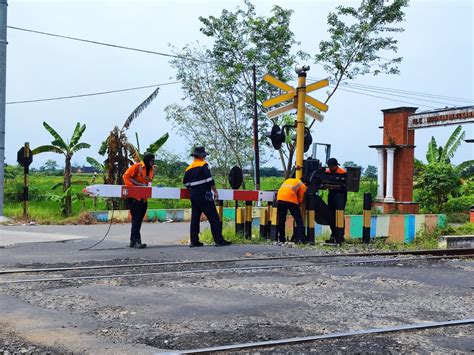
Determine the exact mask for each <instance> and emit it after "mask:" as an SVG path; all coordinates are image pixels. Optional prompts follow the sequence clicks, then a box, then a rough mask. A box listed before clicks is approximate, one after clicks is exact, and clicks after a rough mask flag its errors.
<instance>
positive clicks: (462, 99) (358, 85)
mask: <svg viewBox="0 0 474 355" xmlns="http://www.w3.org/2000/svg"><path fill="white" fill-rule="evenodd" d="M308 79H311V80H316V81H319V80H323V79H326V78H316V77H310V76H308ZM342 83H343V85H347V86H352V87H354V88H356V87H360V88H361V89H366V88H367V89H374V90H375V89H376V90H380V91H388V92H398V93H401V94H406V95H411V96H422V97H431V98H434V99H447V100H451V101H460V102H467V103H474V100H473V99H464V98H457V97H452V96H444V95H437V94H430V93H425V92H419V91H410V90H403V89H393V88H387V87H383V86H375V85H367V84H356V83H351V82H347V81H342Z"/></svg>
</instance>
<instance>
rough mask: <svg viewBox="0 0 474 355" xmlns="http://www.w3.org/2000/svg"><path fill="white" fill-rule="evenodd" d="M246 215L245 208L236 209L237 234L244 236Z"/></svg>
mask: <svg viewBox="0 0 474 355" xmlns="http://www.w3.org/2000/svg"><path fill="white" fill-rule="evenodd" d="M244 214H245V209H244V208H243V207H237V208H236V209H235V233H236V234H240V235H244Z"/></svg>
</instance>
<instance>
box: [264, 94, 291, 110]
mask: <svg viewBox="0 0 474 355" xmlns="http://www.w3.org/2000/svg"><path fill="white" fill-rule="evenodd" d="M294 96H295V92H294V91H290V92H289V93H287V94H283V95H280V96H275V97H274V98H272V99H269V100H267V101H263V107H271V106H275V105H277V104H279V103H281V102H284V101H288V100H291V99H292V98H293V97H294Z"/></svg>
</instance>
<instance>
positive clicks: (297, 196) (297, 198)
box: [277, 177, 307, 243]
mask: <svg viewBox="0 0 474 355" xmlns="http://www.w3.org/2000/svg"><path fill="white" fill-rule="evenodd" d="M306 185H307V180H306V178H305V177H303V178H302V179H301V180H300V179H293V178H290V179H286V180H285V181H284V182H283V184H282V185H281V187H280V189H279V190H278V193H277V215H278V241H279V242H281V243H284V242H285V241H286V237H285V222H286V215H287V213H288V210H289V211H290V213H291V215H292V216H293V218H294V220H295V222H296V229H295V233H294V238H295V242H296V243H303V242H304V240H305V236H304V223H303V217H302V216H301V210H300V205H301V204H302V203H303V200H304V194H305V192H306Z"/></svg>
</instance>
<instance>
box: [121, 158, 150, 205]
mask: <svg viewBox="0 0 474 355" xmlns="http://www.w3.org/2000/svg"><path fill="white" fill-rule="evenodd" d="M154 175H155V171H154V167H151V169H150V172H149V175H148V176H147V175H146V167H145V163H144V162H140V163H135V164H133V165H131V166H130V167H129V168H128V169H127V171H126V172H125V174H123V182H124V183H125V186H135V185H134V184H133V182H132V181H131V179H134V180H135V181H138V182H141V183H142V184H147V185H148V183H149V182H151V181H152V180H153V177H154ZM137 200H138V199H137Z"/></svg>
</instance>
